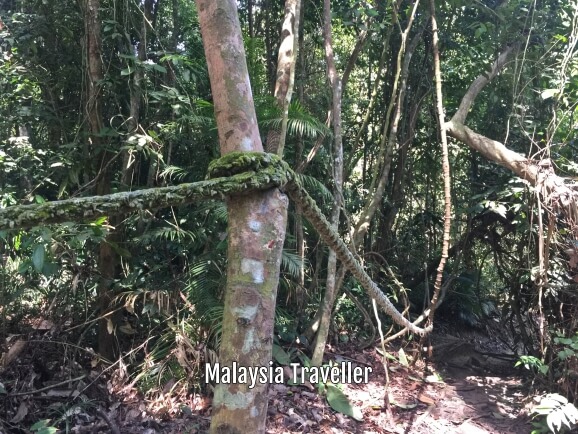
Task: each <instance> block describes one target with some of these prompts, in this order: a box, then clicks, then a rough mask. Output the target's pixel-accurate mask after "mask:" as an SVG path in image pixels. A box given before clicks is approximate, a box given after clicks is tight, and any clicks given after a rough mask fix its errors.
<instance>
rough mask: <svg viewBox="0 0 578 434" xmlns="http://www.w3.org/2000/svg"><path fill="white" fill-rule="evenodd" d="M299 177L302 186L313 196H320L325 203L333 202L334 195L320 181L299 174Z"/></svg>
mask: <svg viewBox="0 0 578 434" xmlns="http://www.w3.org/2000/svg"><path fill="white" fill-rule="evenodd" d="M297 176H298V177H299V182H301V185H303V187H305V189H306V190H307V191H308V192H309V194H310V195H311V196H313V197H315V196H320V197H321V199H322V200H323V201H324V202H331V201H333V194H331V192H330V191H329V189H328V188H327V187H326V186H325V185H324V184H322V183H321V182H320V181H319V180H318V179H316V178H314V177H312V176H310V175H305V174H303V173H299V174H298V175H297Z"/></svg>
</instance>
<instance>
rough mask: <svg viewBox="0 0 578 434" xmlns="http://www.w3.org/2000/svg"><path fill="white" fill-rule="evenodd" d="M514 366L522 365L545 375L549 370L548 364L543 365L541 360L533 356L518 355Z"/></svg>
mask: <svg viewBox="0 0 578 434" xmlns="http://www.w3.org/2000/svg"><path fill="white" fill-rule="evenodd" d="M514 366H516V367H517V366H523V367H524V369H527V370H529V371H535V372H538V373H540V374H542V375H546V374H547V373H548V370H549V366H548V365H545V364H544V362H543V361H542V360H540V359H538V358H537V357H534V356H520V358H519V359H518V361H517V362H516V364H515V365H514Z"/></svg>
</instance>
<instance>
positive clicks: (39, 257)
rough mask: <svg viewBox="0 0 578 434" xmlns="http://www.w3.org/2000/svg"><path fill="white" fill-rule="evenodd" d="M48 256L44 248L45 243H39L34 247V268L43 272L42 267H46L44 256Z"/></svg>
mask: <svg viewBox="0 0 578 434" xmlns="http://www.w3.org/2000/svg"><path fill="white" fill-rule="evenodd" d="M45 256H46V251H45V250H44V244H38V245H37V246H36V247H35V248H34V252H33V253H32V264H33V265H34V268H35V269H36V271H38V272H39V273H41V272H42V268H43V267H44V258H45Z"/></svg>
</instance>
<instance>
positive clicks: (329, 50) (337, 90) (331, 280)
mask: <svg viewBox="0 0 578 434" xmlns="http://www.w3.org/2000/svg"><path fill="white" fill-rule="evenodd" d="M323 17H324V18H323V33H324V36H325V59H326V62H327V76H328V79H329V83H330V84H331V89H332V91H333V107H332V108H333V136H334V138H333V182H334V185H333V210H332V212H331V220H330V221H331V226H332V228H333V230H334V231H336V232H337V230H338V229H339V214H340V211H341V205H342V197H343V193H342V187H343V144H342V134H341V90H342V89H341V78H340V77H339V75H338V74H337V69H336V67H335V56H334V54H333V38H332V34H331V5H330V0H324V2H323ZM336 274H337V256H336V254H335V251H333V250H329V258H328V260H327V280H326V284H325V294H324V296H323V303H322V305H321V311H322V313H321V319H320V322H319V330H318V331H317V336H316V338H315V345H314V349H313V356H312V358H311V363H312V365H313V366H320V365H321V363H322V362H323V353H324V352H325V344H326V342H327V335H328V334H329V326H330V322H331V313H332V311H333V304H334V302H335V288H336V281H335V278H336Z"/></svg>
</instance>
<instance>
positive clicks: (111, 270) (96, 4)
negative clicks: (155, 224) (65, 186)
mask: <svg viewBox="0 0 578 434" xmlns="http://www.w3.org/2000/svg"><path fill="white" fill-rule="evenodd" d="M85 8H86V9H85V32H86V35H85V37H86V53H87V59H86V65H87V78H88V91H87V103H86V111H87V117H88V130H89V131H88V133H89V141H90V143H91V145H92V147H91V149H90V150H88V152H90V153H92V154H93V155H94V154H96V153H99V152H101V155H102V157H101V158H100V168H98V167H97V169H98V170H100V172H99V173H98V175H97V177H98V178H99V180H98V182H97V185H96V194H98V195H105V194H108V193H110V181H111V174H110V169H109V168H108V164H107V163H108V161H109V159H110V158H111V156H110V155H109V153H108V152H106V151H105V150H103V149H102V143H101V139H100V137H99V133H100V131H101V129H102V126H103V122H102V109H101V99H102V98H101V96H102V95H101V82H102V79H103V65H102V57H101V54H102V53H101V50H102V47H101V34H100V19H99V15H98V12H99V8H100V0H86V3H85ZM102 171H104V173H102ZM111 223H113V226H114V222H111ZM113 238H114V234H109V235H108V236H107V238H106V239H105V240H104V241H102V242H101V244H100V248H99V253H98V272H99V275H100V276H99V282H98V287H97V296H98V306H99V309H100V315H101V318H100V320H99V322H98V352H99V354H100V355H101V356H102V357H104V358H105V359H107V360H113V359H114V357H115V356H116V353H117V352H116V344H115V341H114V334H113V332H114V314H110V312H109V307H110V302H111V300H112V298H113V293H112V285H113V282H114V279H115V277H116V271H117V264H118V257H117V254H116V253H115V251H114V250H113V248H112V246H111V242H114V241H113Z"/></svg>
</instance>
